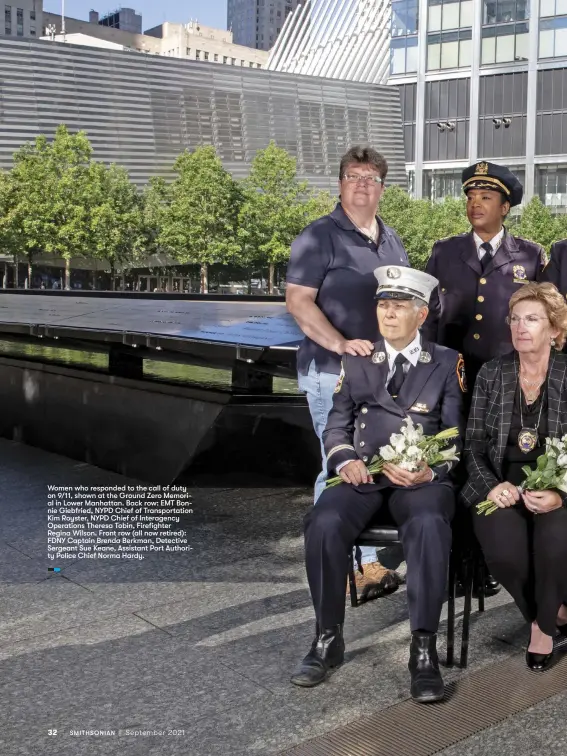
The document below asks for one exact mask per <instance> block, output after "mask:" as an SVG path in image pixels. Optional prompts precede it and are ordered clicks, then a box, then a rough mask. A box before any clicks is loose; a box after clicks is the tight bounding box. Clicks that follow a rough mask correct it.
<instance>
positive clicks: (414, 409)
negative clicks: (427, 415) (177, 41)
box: [409, 402, 429, 412]
mask: <svg viewBox="0 0 567 756" xmlns="http://www.w3.org/2000/svg"><path fill="white" fill-rule="evenodd" d="M409 411H410V412H429V407H428V406H427V404H422V402H417V404H414V405H413V407H410V408H409Z"/></svg>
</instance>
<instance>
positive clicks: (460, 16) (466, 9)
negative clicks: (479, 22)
mask: <svg viewBox="0 0 567 756" xmlns="http://www.w3.org/2000/svg"><path fill="white" fill-rule="evenodd" d="M428 12H429V17H428V21H427V30H428V31H430V32H436V31H437V32H438V31H448V30H449V29H467V28H469V27H472V22H473V3H472V0H463V2H455V0H429V9H428Z"/></svg>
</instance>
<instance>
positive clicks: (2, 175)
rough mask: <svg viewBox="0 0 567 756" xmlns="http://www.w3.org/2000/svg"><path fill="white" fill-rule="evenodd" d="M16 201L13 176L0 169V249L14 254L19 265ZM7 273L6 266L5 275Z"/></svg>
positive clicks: (8, 253)
mask: <svg viewBox="0 0 567 756" xmlns="http://www.w3.org/2000/svg"><path fill="white" fill-rule="evenodd" d="M14 201H15V200H14V182H13V180H12V176H11V174H10V173H8V172H7V171H0V250H1V251H2V252H3V253H4V254H5V255H13V257H14V263H16V265H17V254H18V240H17V227H16V225H15V224H14V219H13V210H14ZM16 269H17V268H16ZM6 274H7V270H6V266H5V267H4V275H6ZM4 285H6V282H5V281H4Z"/></svg>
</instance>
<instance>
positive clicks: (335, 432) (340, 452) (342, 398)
mask: <svg viewBox="0 0 567 756" xmlns="http://www.w3.org/2000/svg"><path fill="white" fill-rule="evenodd" d="M354 406H355V405H354V401H353V400H352V397H351V394H350V387H349V376H348V358H346V357H343V360H342V364H341V373H340V375H339V379H338V382H337V387H336V388H335V393H334V396H333V407H332V409H331V411H330V412H329V417H328V418H327V425H326V427H325V430H324V431H323V446H324V448H325V456H326V459H327V469H328V471H329V472H330V473H333V474H334V471H335V469H336V467H337V466H338V465H340V464H341V462H349V461H351V460H354V459H358V454H357V453H356V451H355V450H354V444H353V437H354Z"/></svg>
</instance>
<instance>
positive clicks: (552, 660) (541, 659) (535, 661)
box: [526, 649, 559, 672]
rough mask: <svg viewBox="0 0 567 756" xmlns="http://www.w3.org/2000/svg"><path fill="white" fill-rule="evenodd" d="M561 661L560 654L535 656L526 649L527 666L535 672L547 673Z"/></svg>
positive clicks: (552, 653) (553, 652)
mask: <svg viewBox="0 0 567 756" xmlns="http://www.w3.org/2000/svg"><path fill="white" fill-rule="evenodd" d="M558 659H559V654H557V653H556V652H555V651H552V652H551V653H550V654H534V653H532V652H531V651H528V650H527V649H526V664H527V665H528V667H529V668H530V669H533V670H534V672H547V670H548V669H551V668H552V667H553V666H554V665H555V664H557V661H558Z"/></svg>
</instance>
